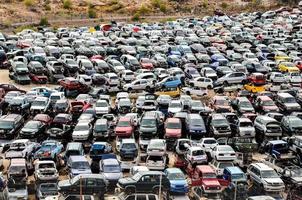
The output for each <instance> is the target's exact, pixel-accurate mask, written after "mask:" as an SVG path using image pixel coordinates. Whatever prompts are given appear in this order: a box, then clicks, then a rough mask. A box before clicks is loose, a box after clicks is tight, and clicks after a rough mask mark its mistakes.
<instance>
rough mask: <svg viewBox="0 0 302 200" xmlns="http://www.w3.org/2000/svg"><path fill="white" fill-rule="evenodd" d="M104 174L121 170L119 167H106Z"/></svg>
mask: <svg viewBox="0 0 302 200" xmlns="http://www.w3.org/2000/svg"><path fill="white" fill-rule="evenodd" d="M104 172H110V173H114V172H121V168H120V166H119V165H104Z"/></svg>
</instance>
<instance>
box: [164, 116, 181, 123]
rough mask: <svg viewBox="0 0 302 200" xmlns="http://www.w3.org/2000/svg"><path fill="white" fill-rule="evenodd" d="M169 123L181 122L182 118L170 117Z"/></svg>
mask: <svg viewBox="0 0 302 200" xmlns="http://www.w3.org/2000/svg"><path fill="white" fill-rule="evenodd" d="M166 122H167V123H170V122H171V123H179V122H180V119H179V118H175V117H172V118H168V119H167V121H166Z"/></svg>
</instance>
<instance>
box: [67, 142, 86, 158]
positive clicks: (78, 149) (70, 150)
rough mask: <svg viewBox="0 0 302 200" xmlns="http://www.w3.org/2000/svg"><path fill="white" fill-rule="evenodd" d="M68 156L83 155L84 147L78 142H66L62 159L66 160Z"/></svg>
mask: <svg viewBox="0 0 302 200" xmlns="http://www.w3.org/2000/svg"><path fill="white" fill-rule="evenodd" d="M70 156H84V148H83V145H82V143H80V142H70V143H68V144H67V147H66V151H65V156H64V159H65V161H67V160H68V159H69V157H70Z"/></svg>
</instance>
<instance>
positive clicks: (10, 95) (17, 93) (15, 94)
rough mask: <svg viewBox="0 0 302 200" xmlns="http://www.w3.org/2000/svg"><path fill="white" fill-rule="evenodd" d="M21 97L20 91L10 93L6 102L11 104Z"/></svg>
mask: <svg viewBox="0 0 302 200" xmlns="http://www.w3.org/2000/svg"><path fill="white" fill-rule="evenodd" d="M19 96H22V93H21V92H20V91H9V92H7V93H6V94H5V96H4V102H5V103H8V104H9V103H10V102H11V101H12V100H13V99H14V98H16V97H19Z"/></svg>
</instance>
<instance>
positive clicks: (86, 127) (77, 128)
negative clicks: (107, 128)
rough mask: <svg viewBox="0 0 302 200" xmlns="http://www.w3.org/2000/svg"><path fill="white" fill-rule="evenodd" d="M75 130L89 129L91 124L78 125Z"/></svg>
mask: <svg viewBox="0 0 302 200" xmlns="http://www.w3.org/2000/svg"><path fill="white" fill-rule="evenodd" d="M74 130H75V131H88V130H89V126H88V124H87V125H86V124H83V125H77V126H76V127H75V128H74Z"/></svg>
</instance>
